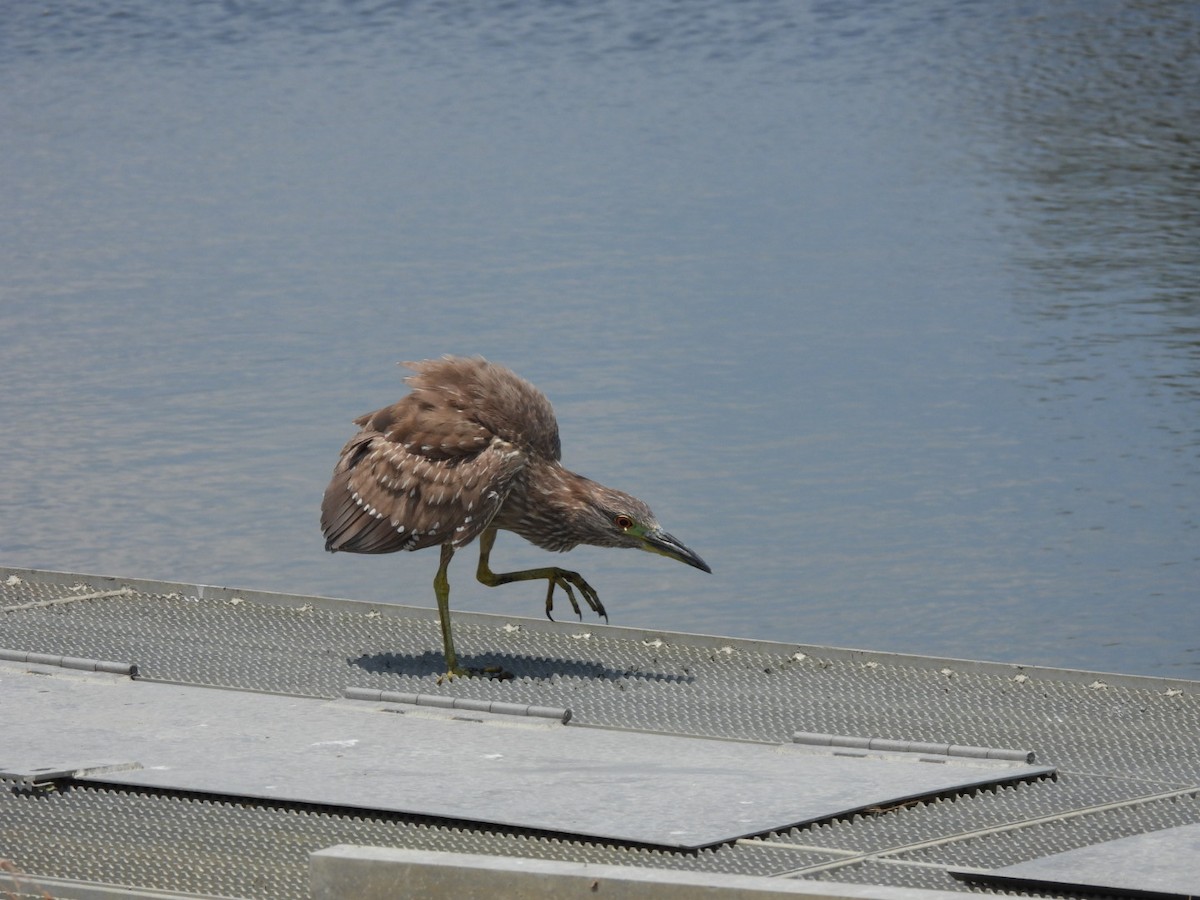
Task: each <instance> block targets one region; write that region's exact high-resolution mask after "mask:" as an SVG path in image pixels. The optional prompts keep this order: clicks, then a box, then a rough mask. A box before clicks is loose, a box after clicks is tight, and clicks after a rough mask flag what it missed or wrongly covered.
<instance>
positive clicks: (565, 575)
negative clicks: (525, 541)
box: [443, 528, 608, 622]
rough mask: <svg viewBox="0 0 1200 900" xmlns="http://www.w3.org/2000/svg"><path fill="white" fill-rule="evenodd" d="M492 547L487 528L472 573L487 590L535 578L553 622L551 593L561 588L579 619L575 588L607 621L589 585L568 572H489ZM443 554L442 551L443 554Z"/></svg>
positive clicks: (492, 536) (492, 535) (550, 568)
mask: <svg viewBox="0 0 1200 900" xmlns="http://www.w3.org/2000/svg"><path fill="white" fill-rule="evenodd" d="M494 543H496V529H495V528H488V529H486V530H485V531H484V532H483V534H481V535H480V536H479V568H478V569H476V570H475V577H476V578H478V579H479V581H480V582H482V583H483V584H486V585H487V586H488V587H496V586H498V585H501V584H511V583H512V582H514V581H536V580H537V579H539V578H544V579H546V582H547V585H546V618H547V619H549V620H550V621H552V622H553V621H554V616H552V615H550V612H551V610H553V609H554V589H555V588H556V587H560V588H562V589H563V590H564V591H566V592H567V599H568V600H570V601H571V609H573V610H574V611H575V615H577V616H579V617H580V618H582V617H583V615H582V613H581V612H580V611H579V604H578V603H577V602H576V601H575V591H574V589H573V588H572V585H573V586H574V587H575V588H578V589H579V593H581V594H582V595H583V599H584V600H585V601H586V602H587V605H588V606H590V607H591V608H592V611H593V612H594V613H596V615H598V616H604V621H606V622H607V621H608V613H606V612H605V611H604V604H602V603H601V602H600V597H599V595H598V594H597V593H596V591H595V589H593V588H592V586H591V585H590V584H588V583H587V582H586V581H584V580H583V576H582V575H580V574H579V573H578V572H572V571H570V570H569V569H560V568H558V567H557V566H545V567H544V568H541V569H525V570H524V571H521V572H493V571H492V568H491V566H490V565H489V563H488V558H489V557H490V556H491V553H492V544H494ZM443 553H444V551H443Z"/></svg>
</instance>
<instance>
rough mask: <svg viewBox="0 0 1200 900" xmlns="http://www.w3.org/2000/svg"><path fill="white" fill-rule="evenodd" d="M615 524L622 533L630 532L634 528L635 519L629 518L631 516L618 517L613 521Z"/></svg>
mask: <svg viewBox="0 0 1200 900" xmlns="http://www.w3.org/2000/svg"><path fill="white" fill-rule="evenodd" d="M613 524H614V525H616V526H617V527H618V528H620V529H621V530H622V531H628V530H629V529H630V528H632V527H633V519H631V518H629V516H617V517H616V518H615V519H613Z"/></svg>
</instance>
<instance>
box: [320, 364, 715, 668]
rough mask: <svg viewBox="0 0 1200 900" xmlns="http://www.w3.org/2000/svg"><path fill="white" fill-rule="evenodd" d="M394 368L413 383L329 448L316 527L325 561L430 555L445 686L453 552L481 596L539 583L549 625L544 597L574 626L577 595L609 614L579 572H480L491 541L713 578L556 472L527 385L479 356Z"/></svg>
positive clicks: (585, 485)
mask: <svg viewBox="0 0 1200 900" xmlns="http://www.w3.org/2000/svg"><path fill="white" fill-rule="evenodd" d="M404 365H406V366H408V368H410V369H412V370H413V371H414V372H416V374H415V375H410V376H408V378H406V379H405V380H406V381H407V382H408V384H409V385H410V386H411V387H412V392H411V393H410V394H408V396H406V397H404V398H403V399H401V400H400V401H399V402H398V403H393V404H392V405H391V406H388V407H385V408H384V409H380V410H376V411H375V412H373V413H368V414H367V415H365V416H361V417H360V418H358V419H355V420H354V423H355V424H356V425H358V426H360V428H361V429H362V430H361V431H359V432H358V434H356V435H355V436H354V437H352V438H351V439H350V441H349V443H347V444H346V446H345V447H343V448H342V455H341V457H340V458H339V459H338V462H337V466H336V467H335V468H334V470H333V480H332V481H330V482H329V487H327V488H326V489H325V499H324V501H323V502H322V503H321V529H322V530H323V531H324V532H325V549H326V550H329V551H332V552H337V551H339V550H345V551H348V552H350V553H392V552H394V551H396V550H420V549H422V548H424V547H441V548H442V562H441V565H440V566H439V567H438V570H437V575H436V576H435V577H434V579H433V589H434V593H435V594H436V595H437V604H438V615H439V616H440V618H441V624H442V645H443V648H444V649H445V653H446V671H447V674H448V675H450V676H459V675H466V674H468V672H467V671H466V670H464V669H462V668H460V667H459V665H458V656H457V655H456V654H455V652H454V640H453V638H452V637H451V634H450V582H449V579H448V578H447V575H446V570H447V569H448V568H449V566H450V560H451V558H452V557H453V556H454V551H455V550H457V549H459V548H460V547H464V546H466V545H467V544H469V543H470V542H471V541H473V540H474V539H475V538H477V537H478V538H479V566H478V568H477V569H476V573H475V574H476V577H477V578H478V579H479V580H480V581H481V582H483V583H484V584H486V585H488V586H490V587H495V586H496V585H500V584H508V583H510V582H513V581H534V580H537V579H545V580H546V582H547V586H546V615H547V617H550V618H552V617H551V616H550V613H551V610H552V609H553V608H554V589H555V588H556V587H561V588H562V589H563V590H564V591H565V592H566V594H567V599H568V600H569V601H570V603H571V608H572V609H573V610H574V611H575V614H576V615H580V610H579V604H578V602H576V599H575V591H576V590H578V591H579V593H580V595H582V597H583V599H584V601H585V602H586V603H587V605H588V606H589V607H591V609H592V610H593V611H594V612H595V613H597V614H598V615H601V616H604V618H605V620H606V621H607V619H608V614H607V613H606V612H605V611H604V605H603V604H602V603H601V602H600V598H599V596H597V594H596V591H595V590H594V589H593V588H592V586H591V585H590V584H588V583H587V582H586V581H584V580H583V577H582V576H580V574H579V573H578V572H572V571H569V570H567V569H560V568H558V567H557V566H546V567H544V568H540V569H528V570H525V571H521V572H501V573H498V572H493V571H492V569H491V566H490V565H489V563H488V556H489V555H490V554H491V552H492V544H493V543H495V540H496V532H497V531H498V530H499V529H504V530H505V531H513V532H516V533H517V534H519V535H520V536H521V537H523V538H525V540H527V541H530V542H531V543H533V544H536V545H537V546H539V547H541V548H543V549H545V550H558V551H566V550H570V549H571V548H573V547H575V546H576V545H578V544H593V545H595V546H598V547H637V548H638V549H641V550H649V551H650V552H652V553H660V554H662V555H663V556H669V557H670V558H671V559H677V560H679V561H680V562H684V563H687V564H688V565H689V566H695V567H696V568H697V569H703V570H704V571H705V572H711V571H712V570H711V569H709V567H708V565H707V564H706V563H705V562H704V560H702V559H701V558H700V557H699V556H697V555H696V554H695V553H693V552H692V551H691V550H689V549H688V548H687V547H685V546H684V545H683V544H681V543H680V542H679V541H677V540H676V539H675V538H673V537H672V536H671V535H669V534H667V533H666V532H665V531H663V530H662V527H661V526H660V525H659V524H658V520H657V519H655V517H654V513H653V512H651V511H650V507H648V506H647V505H646V504H645V503H643V502H642V501H641V500H638V499H637V498H636V497H631V496H630V495H629V494H626V493H623V492H621V491H618V490H614V489H613V488H609V487H605V486H604V485H602V484H598V483H596V482H595V481H591V480H590V479H587V478H584V477H583V476H582V475H576V474H575V473H574V472H571V471H569V470H568V469H565V468H563V466H562V464H561V463H560V462H559V459H560V457H561V455H562V451H561V446H560V444H559V439H558V423H557V422H556V421H555V419H554V410H553V408H552V407H551V406H550V401H549V400H547V399H546V397H545V395H544V394H543V393H542V392H541V391H539V390H538V389H537V388H535V387H534V386H533V385H532V384H530V383H529V382H528V381H525V380H524V379H522V378H520V377H518V376H517V375H516V374H514V373H513V372H511V371H510V370H508V369H506V368H504V367H503V366H498V365H494V364H492V363H490V362H488V361H487V360H485V359H482V358H478V357H477V358H474V359H463V358H459V357H451V356H447V357H444V358H442V359H438V360H426V361H424V362H418V363H404Z"/></svg>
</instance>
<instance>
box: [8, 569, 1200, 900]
mask: <svg viewBox="0 0 1200 900" xmlns="http://www.w3.org/2000/svg"><path fill="white" fill-rule="evenodd" d="M82 598H88V599H82ZM57 601H63V602H57ZM27 604H44V605H27ZM0 607H3V608H4V610H5V611H3V612H0V648H7V649H9V650H15V651H20V652H28V651H32V652H37V653H44V654H51V655H54V654H58V655H68V656H72V657H78V658H84V659H92V660H102V661H115V662H118V663H136V664H137V666H138V668H139V671H140V673H141V674H142V675H143V676H145V677H147V678H152V679H161V680H166V681H176V682H181V683H185V684H200V685H215V686H222V687H229V688H236V689H241V690H255V691H270V692H280V693H287V694H296V695H300V696H306V697H322V698H330V699H332V698H335V697H338V696H340V694H341V692H342V691H343V690H344V689H345V688H347V687H363V688H370V689H378V690H383V691H397V692H411V693H425V694H441V695H446V696H451V695H456V696H461V697H469V698H474V699H481V700H495V701H504V702H512V703H519V704H536V705H542V706H550V707H565V708H569V709H571V711H572V713H573V719H572V721H573V722H578V723H582V724H588V725H603V726H607V727H612V728H630V729H640V730H646V731H654V732H666V733H672V734H684V735H704V736H711V737H719V738H736V739H739V740H757V741H767V742H774V743H786V742H787V741H789V740H790V739H791V736H792V734H793V733H794V732H796V731H809V732H829V733H834V734H841V735H854V736H866V737H881V738H890V739H894V740H898V741H925V742H946V743H956V744H966V745H972V746H985V747H1020V748H1024V747H1028V748H1031V749H1033V750H1035V751H1036V752H1037V754H1038V758H1039V759H1040V760H1048V761H1052V762H1053V763H1054V764H1056V765H1057V766H1058V767H1059V775H1058V777H1057V778H1056V779H1054V780H1050V781H1038V782H1034V783H1027V784H1018V785H1013V786H1007V787H999V788H994V789H993V788H984V789H976V790H969V791H966V792H951V793H950V794H949V795H947V796H943V797H939V798H937V799H935V800H933V801H929V802H919V803H915V804H905V805H901V806H899V807H897V808H892V809H879V810H873V811H870V812H867V813H865V814H856V815H854V816H850V817H845V818H835V819H831V820H828V821H823V822H819V823H815V824H813V825H809V826H806V827H803V828H796V829H788V830H786V831H783V832H780V833H777V834H770V835H765V836H761V837H758V838H755V839H752V840H744V841H736V842H732V843H726V844H722V845H720V846H718V847H715V848H712V849H709V850H702V851H665V850H652V849H646V848H645V847H641V846H634V845H630V844H623V843H621V842H619V841H609V842H605V841H588V840H579V839H575V838H570V837H566V836H563V835H556V834H554V833H548V832H539V831H536V830H528V829H526V830H522V829H517V828H510V827H484V826H478V825H469V824H466V823H463V822H452V821H446V820H438V819H430V818H422V817H419V816H411V815H410V816H405V815H398V814H384V813H378V812H373V813H364V812H360V811H350V810H346V809H339V808H337V807H335V806H326V807H316V806H304V805H297V804H289V803H286V802H284V803H276V804H272V803H269V802H264V801H254V800H237V801H232V800H227V799H222V798H220V797H211V796H200V795H193V794H185V793H182V792H174V793H173V792H169V791H155V790H142V789H138V788H133V787H122V788H118V787H101V786H94V785H93V786H88V785H83V784H80V783H77V782H71V781H60V782H56V783H53V784H50V785H46V786H38V787H28V786H20V785H18V786H16V787H13V788H12V789H9V790H5V791H0V841H2V843H0V857H2V858H7V859H10V860H12V861H13V863H14V864H15V865H16V866H17V867H19V868H20V869H21V870H23V871H25V872H27V873H30V874H32V875H37V874H44V875H53V876H58V877H71V878H79V879H83V880H91V881H99V882H111V883H120V884H134V885H145V886H153V887H157V888H160V889H170V890H178V891H192V892H197V893H209V894H218V895H228V896H255V897H286V896H295V897H300V896H304V895H305V893H306V878H307V874H306V873H307V869H306V865H307V862H306V861H307V853H308V852H310V851H312V850H315V849H319V848H321V847H325V846H330V845H332V844H336V843H375V844H381V845H384V846H404V847H417V848H425V849H444V850H453V851H457V852H470V853H495V854H504V855H514V856H534V857H540V858H550V859H569V860H579V861H595V862H604V863H612V864H625V865H635V866H638V865H648V866H656V867H668V868H686V869H694V870H697V871H713V872H729V873H736V874H754V875H768V876H781V877H788V876H791V877H802V878H809V879H814V880H838V881H851V882H867V883H879V884H893V885H905V886H919V887H936V888H939V889H945V890H959V891H963V890H971V889H973V888H971V887H970V886H968V885H966V884H963V883H962V882H959V881H957V880H956V879H954V878H952V877H951V876H950V875H949V874H948V869H950V868H953V867H955V866H960V867H974V868H995V867H1000V866H1003V865H1013V864H1016V863H1019V862H1023V861H1026V860H1029V859H1034V858H1037V857H1041V856H1046V855H1048V854H1051V853H1055V852H1060V851H1063V850H1070V849H1074V848H1076V847H1080V846H1086V845H1088V844H1092V843H1097V842H1099V841H1103V840H1109V839H1111V838H1115V837H1123V836H1127V835H1132V834H1137V833H1140V832H1142V831H1146V830H1152V829H1156V828H1165V827H1169V826H1171V825H1186V824H1192V823H1196V822H1200V801H1198V800H1197V795H1198V794H1200V783H1198V780H1200V749H1198V748H1197V743H1196V741H1195V735H1196V734H1198V733H1200V699H1198V686H1197V685H1196V684H1195V683H1191V682H1170V681H1166V680H1158V679H1137V678H1122V677H1114V676H1096V675H1089V674H1081V673H1072V672H1063V671H1056V670H1047V669H1032V668H1026V669H1021V668H1018V667H1010V666H1001V665H989V664H979V663H970V662H962V661H946V660H931V659H921V658H917V657H903V656H894V655H886V654H870V653H863V652H857V651H843V650H835V649H830V648H816V647H795V646H786V645H778V644H769V643H756V642H747V641H732V640H724V639H717V638H704V637H696V636H687V635H674V634H666V633H659V634H654V633H644V632H637V631H632V630H626V629H619V628H607V627H603V626H593V625H589V626H582V625H576V624H561V625H554V624H551V623H546V622H543V621H539V620H524V619H520V620H519V619H504V618H498V617H489V616H480V615H468V614H457V613H456V643H457V644H458V645H459V649H460V653H462V654H463V655H464V656H466V658H467V660H466V661H467V663H468V664H470V665H476V666H479V665H500V666H502V667H504V668H505V669H507V670H509V671H510V672H512V673H513V675H514V678H513V679H512V680H511V681H484V680H468V681H461V680H460V681H455V682H453V683H449V684H441V685H439V684H437V683H436V676H437V674H439V673H440V671H441V666H442V660H441V654H440V636H439V632H438V627H437V621H436V616H435V614H434V613H433V611H432V610H414V609H405V608H399V607H387V606H379V605H369V604H357V603H351V602H345V601H329V600H322V599H320V598H306V597H286V596H276V595H262V594H255V593H252V592H237V591H232V590H226V589H216V588H203V587H197V586H186V585H170V584H161V583H147V582H136V581H127V580H117V579H103V578H95V577H84V576H77V575H58V574H54V573H34V572H28V571H23V570H0ZM29 677H31V678H32V677H37V676H34V675H30V676H29ZM3 715H4V713H3V708H2V707H0V717H2V716H3ZM2 724H3V723H2V722H0V725H2Z"/></svg>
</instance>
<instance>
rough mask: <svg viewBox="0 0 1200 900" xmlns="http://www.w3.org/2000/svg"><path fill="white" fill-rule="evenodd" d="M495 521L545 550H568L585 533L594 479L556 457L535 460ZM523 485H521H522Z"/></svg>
mask: <svg viewBox="0 0 1200 900" xmlns="http://www.w3.org/2000/svg"><path fill="white" fill-rule="evenodd" d="M523 474H524V482H525V483H524V485H521V486H518V487H517V488H516V489H514V490H513V491H512V493H511V494H509V497H508V500H507V501H506V502H505V504H504V506H503V508H502V509H501V511H500V513H499V515H497V516H496V519H495V520H494V523H493V524H495V525H496V527H497V528H503V529H505V530H507V531H513V532H516V533H517V534H519V535H520V536H521V537H523V538H525V540H527V541H529V542H530V543H532V544H536V545H537V546H539V547H541V548H542V549H544V550H557V551H564V550H570V549H571V548H572V547H575V546H576V545H577V544H580V543H585V542H586V539H581V538H582V536H583V535H585V534H586V533H587V529H586V528H585V527H584V526H583V524H582V523H583V522H584V521H585V516H584V510H585V506H586V504H587V500H588V497H589V496H590V495H591V493H592V491H593V490H594V489H595V485H596V483H595V482H594V481H592V480H591V479H589V478H585V477H584V476H582V475H579V474H577V473H575V472H572V471H571V470H570V469H567V468H564V467H563V466H562V464H561V463H559V462H557V461H556V460H534V461H531V463H530V465H529V467H528V468H527V469H526V471H525V472H524V473H523ZM522 488H523V489H522Z"/></svg>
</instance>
